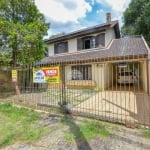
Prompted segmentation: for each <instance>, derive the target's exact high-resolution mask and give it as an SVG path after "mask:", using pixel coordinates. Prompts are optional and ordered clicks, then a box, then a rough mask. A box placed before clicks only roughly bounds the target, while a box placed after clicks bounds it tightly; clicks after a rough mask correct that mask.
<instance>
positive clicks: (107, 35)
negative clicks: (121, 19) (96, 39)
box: [105, 28, 115, 47]
mask: <svg viewBox="0 0 150 150" xmlns="http://www.w3.org/2000/svg"><path fill="white" fill-rule="evenodd" d="M112 39H115V32H114V29H113V28H111V29H108V30H106V33H105V46H106V47H107V46H108V44H109V43H110V42H111V40H112Z"/></svg>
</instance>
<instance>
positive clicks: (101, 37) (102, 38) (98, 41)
mask: <svg viewBox="0 0 150 150" xmlns="http://www.w3.org/2000/svg"><path fill="white" fill-rule="evenodd" d="M99 46H105V33H101V34H98V35H97V36H96V47H99Z"/></svg>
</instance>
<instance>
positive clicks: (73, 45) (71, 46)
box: [48, 29, 115, 56]
mask: <svg viewBox="0 0 150 150" xmlns="http://www.w3.org/2000/svg"><path fill="white" fill-rule="evenodd" d="M98 34H100V33H95V34H89V35H87V36H96V35H98ZM84 37H85V36H84ZM81 38H82V37H81ZM114 38H115V33H114V29H108V30H107V31H106V32H105V46H107V45H108V44H109V43H110V42H111V40H112V39H114ZM76 51H77V38H73V39H70V40H68V52H69V53H71V52H76ZM48 54H49V56H53V55H54V44H49V45H48Z"/></svg>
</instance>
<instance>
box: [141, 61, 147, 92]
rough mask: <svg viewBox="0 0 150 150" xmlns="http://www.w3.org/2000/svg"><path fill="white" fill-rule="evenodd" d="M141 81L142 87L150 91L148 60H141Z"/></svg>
mask: <svg viewBox="0 0 150 150" xmlns="http://www.w3.org/2000/svg"><path fill="white" fill-rule="evenodd" d="M140 72H141V74H140V82H141V86H142V89H143V90H144V92H148V91H147V64H146V61H142V62H140Z"/></svg>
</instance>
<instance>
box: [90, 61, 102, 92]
mask: <svg viewBox="0 0 150 150" xmlns="http://www.w3.org/2000/svg"><path fill="white" fill-rule="evenodd" d="M104 67H105V65H104V64H102V63H98V64H92V80H93V81H95V82H96V87H97V88H99V89H101V90H104V82H105V81H104Z"/></svg>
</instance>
